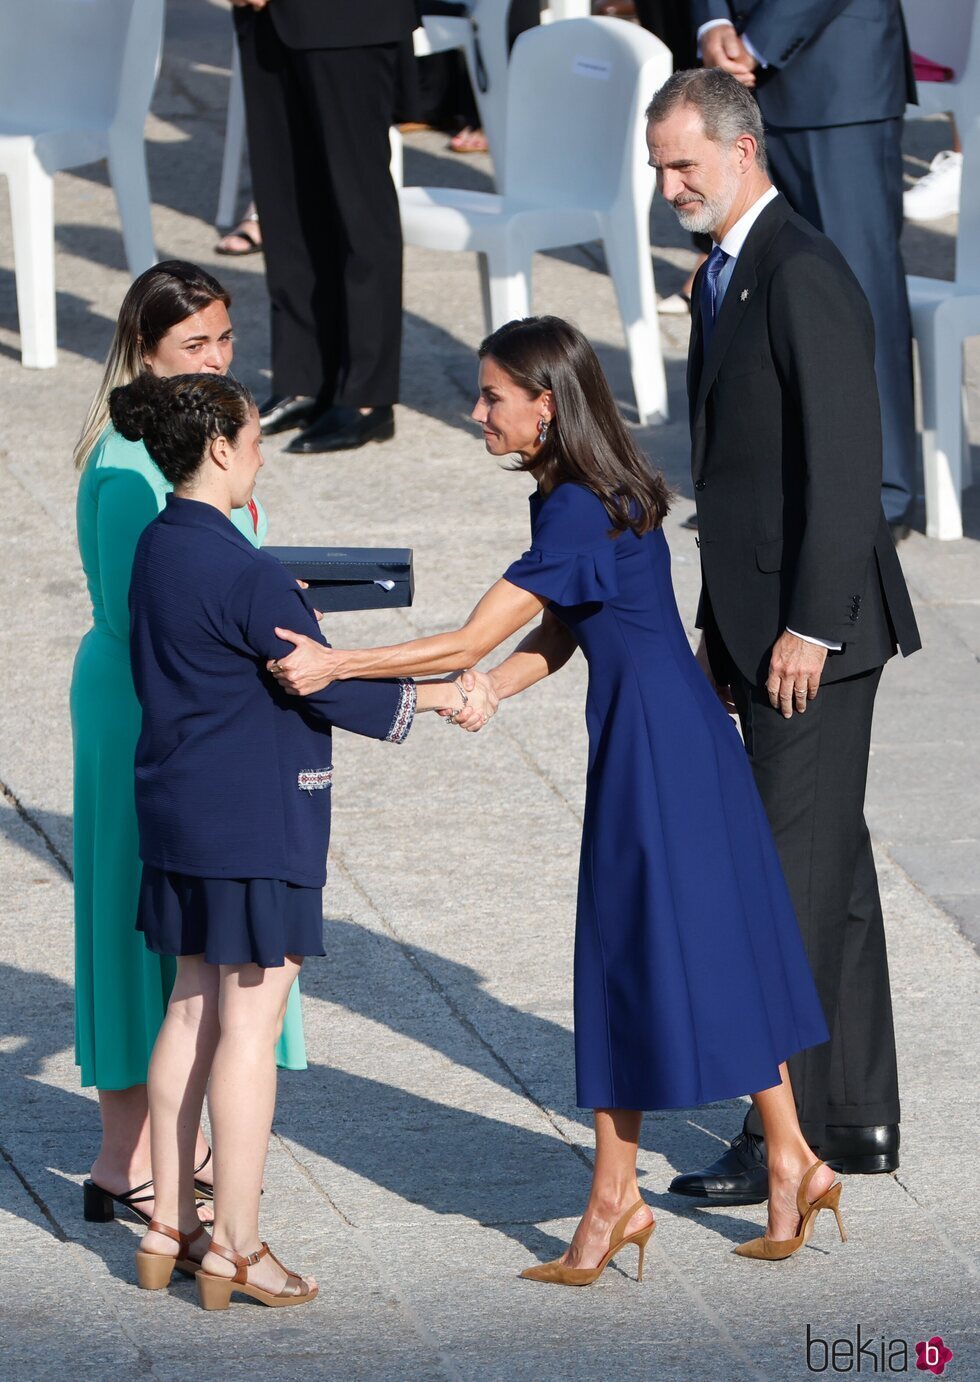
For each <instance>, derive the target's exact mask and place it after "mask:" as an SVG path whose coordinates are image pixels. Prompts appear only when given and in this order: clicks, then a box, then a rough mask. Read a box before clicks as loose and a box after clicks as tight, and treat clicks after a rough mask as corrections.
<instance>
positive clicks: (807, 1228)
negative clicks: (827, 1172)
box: [735, 1161, 847, 1262]
mask: <svg viewBox="0 0 980 1382" xmlns="http://www.w3.org/2000/svg"><path fill="white" fill-rule="evenodd" d="M823 1165H824V1163H823V1162H822V1161H815V1162H814V1163H813V1165H812V1166H811V1167H810V1169H809V1170H808V1171H807V1173H806V1175H805V1176H804V1177H803V1179H802V1180H801V1181H800V1188H799V1189H798V1190H797V1192H796V1208H797V1212H798V1213H799V1216H800V1223H799V1227H798V1228H797V1230H796V1237H795V1238H766V1237H764V1236H763V1237H762V1238H752V1239H750V1240H749V1242H747V1243H739V1245H738V1247H737V1248H736V1249H735V1252H736V1254H737V1255H738V1256H739V1257H752V1258H755V1260H756V1261H757V1262H782V1261H783V1260H784V1259H785V1258H787V1257H792V1256H793V1254H794V1253H796V1252H799V1250H800V1248H802V1247H803V1246H804V1244H805V1243H807V1242H809V1239H810V1235H811V1233H812V1232H813V1226H814V1224H815V1223H816V1222H817V1215H818V1214H819V1213H820V1211H821V1209H830V1210H832V1211H833V1214H834V1218H835V1219H836V1220H837V1232H838V1233H839V1234H840V1240H841V1242H842V1243H846V1242H847V1234H846V1233H845V1232H844V1225H843V1223H842V1221H841V1217H840V1192H841V1182H840V1181H839V1180H835V1181H834V1183H833V1185H832V1186H831V1187H830V1189H829V1190H825V1191H824V1193H823V1194H822V1195H821V1196H820V1198H819V1199H816V1200H814V1201H813V1203H812V1204H811V1203H810V1201H809V1200H808V1199H807V1195H806V1192H807V1190H808V1189H809V1186H810V1181H811V1180H812V1179H813V1173H814V1171H818V1170H819V1169H820V1167H821V1166H823Z"/></svg>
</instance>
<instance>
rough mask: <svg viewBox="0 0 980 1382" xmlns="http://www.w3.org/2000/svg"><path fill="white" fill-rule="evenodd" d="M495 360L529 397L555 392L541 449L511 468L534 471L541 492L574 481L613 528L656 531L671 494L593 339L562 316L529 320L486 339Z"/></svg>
mask: <svg viewBox="0 0 980 1382" xmlns="http://www.w3.org/2000/svg"><path fill="white" fill-rule="evenodd" d="M479 355H480V359H481V360H483V359H485V358H486V357H488V356H489V357H490V358H491V359H493V360H495V361H496V362H497V364H498V365H500V366H501V368H503V369H504V370H506V371H507V373H508V374H509V375H510V377H511V378H512V379H513V381H514V383H515V384H518V385H519V386H520V387H521V388H522V389H524V390H526V392H527V393H528V394H530V395H531V396H532V397H536V396H537V395H538V394H541V393H544V392H546V391H547V392H550V394H551V396H552V398H553V400H554V405H555V416H554V418H553V419H552V423H551V426H550V427H549V429H548V438H547V440H546V441H545V442H544V444H543V446H542V447H541V448H540V450H539V451H538V452H537V454H536V455H535V456H534V457H533V458H531V459H529V460H526V461H524V460H522V461H519V462H518V463H517V464H516V465H515V467H514V469H515V470H527V471H534V472H535V473H536V474H537V476H538V481H539V483H540V484H541V485H542V488H544V489H553V488H554V487H555V486H556V485H560V484H562V482H563V481H566V480H571V481H574V482H576V483H577V484H580V485H585V486H586V487H587V488H588V489H590V490H592V492H593V493H594V494H596V495H598V497H599V498H600V499H601V500H602V502H603V504H604V505H605V507H606V512H607V513H608V514H609V517H610V519H611V521H612V525H613V527H614V528H615V529H616V530H617V531H619V532H625V531H626V529H628V528H629V529H631V530H632V531H633V532H634V533H636V534H637V536H640V535H642V534H643V533H646V532H649V531H650V529H651V528H659V527H660V525H661V523H662V522H663V520H664V518H665V517H666V515H667V510H668V509H669V507H670V493H669V491H668V489H667V485H666V483H665V482H664V478H663V476H662V475H661V474H660V472H659V471H653V470H651V468H650V466H649V464H648V462H647V460H646V457H645V456H644V455H643V454H642V452H641V451H640V450H639V448H638V447H637V445H636V443H635V442H634V441H633V438H632V437H631V436H630V434H629V432H628V431H627V430H626V424H625V423H624V422H623V419H622V418H621V417H620V415H619V410H618V409H617V407H616V403H615V400H614V399H613V396H612V393H611V391H610V388H609V384H608V383H607V381H606V376H605V375H604V374H603V372H602V366H601V365H600V364H599V361H598V359H597V357H596V353H595V351H594V350H593V349H592V347H591V346H590V345H589V342H588V341H587V340H586V339H585V337H584V336H583V335H582V333H581V331H579V330H578V329H577V328H576V327H574V326H571V325H570V324H569V323H568V322H566V321H562V319H561V318H560V317H525V318H524V319H523V320H521V321H512V322H508V323H507V324H506V326H501V327H499V328H498V329H497V330H496V331H494V332H493V333H492V334H491V335H490V336H488V337H487V338H486V340H485V341H484V342H483V344H482V345H481V346H480V351H479Z"/></svg>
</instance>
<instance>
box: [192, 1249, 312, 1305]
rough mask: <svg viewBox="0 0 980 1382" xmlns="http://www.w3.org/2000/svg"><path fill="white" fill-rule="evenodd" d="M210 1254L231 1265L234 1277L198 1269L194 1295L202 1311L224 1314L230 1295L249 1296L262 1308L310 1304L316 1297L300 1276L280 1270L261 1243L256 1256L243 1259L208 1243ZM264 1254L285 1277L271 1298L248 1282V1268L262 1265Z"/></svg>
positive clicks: (285, 1268)
mask: <svg viewBox="0 0 980 1382" xmlns="http://www.w3.org/2000/svg"><path fill="white" fill-rule="evenodd" d="M209 1251H210V1252H214V1253H217V1254H218V1256H219V1257H224V1258H226V1259H227V1261H229V1262H232V1263H233V1264H234V1266H235V1275H234V1276H216V1275H215V1274H214V1273H212V1272H207V1271H205V1270H204V1268H203V1267H202V1268H201V1270H200V1271H199V1272H198V1273H197V1275H196V1280H197V1295H198V1299H199V1300H200V1302H201V1305H202V1306H203V1307H204V1309H205V1310H227V1309H228V1306H229V1303H230V1301H231V1297H232V1293H233V1292H237V1293H238V1294H239V1295H242V1296H251V1298H252V1299H253V1300H257V1301H258V1302H259V1303H260V1304H261V1305H271V1306H281V1305H305V1304H306V1303H307V1301H311V1300H312V1299H313V1297H314V1296H315V1295H317V1294H318V1293H319V1290H320V1288H319V1286H314V1287H313V1289H312V1291H308V1290H307V1289H306V1283H305V1282H304V1281H303V1278H302V1277H301V1276H297V1274H296V1273H295V1272H291V1271H290V1270H289V1268H288V1267H283V1264H282V1263H281V1262H280V1261H279V1258H278V1257H277V1256H276V1255H275V1253H274V1252H272V1250H271V1249H270V1247H269V1244H268V1243H263V1244H262V1246H261V1248H259V1250H258V1252H250V1253H248V1255H247V1256H245V1257H243V1256H242V1255H241V1253H237V1252H233V1251H232V1249H231V1248H225V1247H222V1245H221V1244H220V1243H215V1242H212V1243H211V1247H210V1249H209ZM267 1254H268V1256H269V1257H271V1258H272V1260H273V1262H275V1264H276V1266H277V1267H282V1270H283V1271H284V1272H285V1273H286V1284H285V1286H284V1287H283V1288H282V1290H281V1291H279V1292H278V1294H276V1295H273V1294H272V1292H271V1291H263V1289H262V1287H261V1286H253V1285H252V1284H251V1283H250V1281H249V1279H248V1269H249V1267H254V1266H255V1264H256V1262H261V1260H262V1258H263V1257H265V1256H266V1255H267ZM294 1283H295V1286H296V1287H298V1288H299V1289H298V1290H297V1289H293V1287H294Z"/></svg>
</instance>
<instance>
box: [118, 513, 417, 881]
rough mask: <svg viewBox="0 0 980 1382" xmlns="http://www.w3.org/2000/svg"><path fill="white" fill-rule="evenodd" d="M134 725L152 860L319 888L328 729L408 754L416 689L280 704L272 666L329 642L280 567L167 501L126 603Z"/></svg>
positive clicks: (351, 685)
mask: <svg viewBox="0 0 980 1382" xmlns="http://www.w3.org/2000/svg"><path fill="white" fill-rule="evenodd" d="M129 607H130V652H131V658H132V664H133V680H134V682H135V684H136V694H137V696H138V697H139V701H140V705H141V706H142V708H143V729H142V733H141V734H140V738H139V743H138V744H137V748H136V813H137V816H138V819H139V830H140V857H141V858H142V859H143V862H144V863H146V864H151V865H154V866H156V867H157V868H160V869H171V870H174V871H175V872H178V873H190V874H195V875H197V876H199V877H205V878H280V879H284V880H285V881H286V882H289V883H298V884H301V885H303V886H305V887H322V886H323V883H324V881H325V877H326V855H327V843H328V839H329V834H330V782H331V779H332V776H333V759H332V755H331V734H330V731H331V727H332V726H333V725H338V726H339V727H340V728H342V729H347V730H352V731H353V732H354V733H355V734H364V735H367V736H368V737H369V738H373V739H386V740H389V741H390V742H392V743H401V741H402V740H403V739H404V738H405V736H406V734H407V733H408V731H409V728H410V727H411V724H412V719H413V716H414V713H415V684H414V682H411V681H341V682H335V683H333V684H332V685H330V686H328V687H326V688H325V689H324V690H323V691H320V692H317V693H315V694H314V695H312V696H305V697H298V696H288V695H286V694H285V693H284V692H282V691H281V690H280V689H279V687H278V685H277V683H276V682H275V680H274V678H273V677H271V676H270V675H269V673H268V672H267V671H266V670H265V664H266V662H267V661H268V660H269V659H270V658H274V657H285V656H286V654H287V653H289V652H290V651H291V649H292V645H291V644H289V643H284V642H282V641H281V640H280V639H278V638H276V636H275V633H274V632H273V630H274V629H275V628H276V626H277V625H278V626H279V627H280V628H288V629H294V630H296V631H297V632H302V633H306V634H308V635H309V637H311V638H315V639H317V640H318V641H319V642H321V643H323V642H325V640H324V638H323V636H322V635H321V633H320V630H319V629H318V627H317V625H316V621H315V620H314V618H313V616H312V614H311V613H310V612H309V610H308V609H307V607H306V604H305V603H304V600H303V596H302V592H301V591H300V589H299V587H298V586H297V585H296V582H295V580H294V579H293V577H292V576H291V575H290V574H289V572H288V571H287V570H286V568H285V567H284V566H282V565H281V563H280V562H278V561H277V560H276V559H275V557H273V556H270V554H269V553H268V552H262V551H260V550H257V549H256V548H254V547H252V546H251V544H250V543H249V542H248V541H247V539H246V538H244V537H242V535H241V534H240V533H239V532H238V531H237V529H236V528H235V527H234V526H233V524H232V523H231V522H230V521H229V520H228V519H227V518H225V516H224V515H223V514H222V513H220V512H219V511H218V510H217V509H215V508H213V507H212V506H211V505H210V504H205V503H202V502H199V501H197V500H194V499H178V498H177V497H176V496H175V495H173V494H169V495H168V496H167V507H166V508H165V509H164V510H163V511H162V513H160V514H159V515H158V517H157V518H155V519H154V520H153V522H152V523H150V524H149V525H148V526H147V528H146V529H145V530H144V532H143V535H142V537H141V538H140V540H139V544H138V545H137V548H136V559H135V561H134V563H133V578H132V584H131V586H130V591H129Z"/></svg>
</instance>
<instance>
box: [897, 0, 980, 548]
mask: <svg viewBox="0 0 980 1382" xmlns="http://www.w3.org/2000/svg"><path fill="white" fill-rule="evenodd" d="M903 6H904V10H905V17H906V22H907V24H908V30H909V41H910V43H911V46H912V50H913V52H916V53H921V54H922V56H923V57H927V58H931V59H932V60H933V61H934V62H940V63H943V64H945V65H946V66H948V67H951V68H952V69H953V71H954V72H955V73H956V80H955V81H952V82H919V84H918V86H919V106H918V108H916V107H914V106H910V107H909V109H908V111H907V115H908V116H910V117H915V116H921V115H928V114H933V113H937V112H940V111H950V112H951V113H952V114H953V115H954V116H955V119H956V127H957V130H958V131H959V135H960V139H961V141H962V145H963V179H962V191H961V194H960V215H959V227H958V233H957V237H956V273H955V278H954V280H953V282H952V283H950V282H947V281H946V280H944V279H937V278H922V277H919V276H916V275H910V276H909V278H908V289H909V306H910V308H911V311H912V331H913V334H914V336H915V339H916V342H917V345H918V351H919V376H920V381H921V403H922V463H923V470H924V474H925V489H926V535H927V536H928V537H935V538H942V539H955V538H959V537H962V536H963V513H962V491H963V478H964V477H963V472H964V458H967V459H968V458H969V455H970V451H969V443H968V440H967V431H966V398H965V392H964V381H963V370H964V365H963V344H964V342H965V341H966V340H967V339H968V338H969V337H970V336H978V335H980V13H978V6H977V4H976V3H975V0H903Z"/></svg>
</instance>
